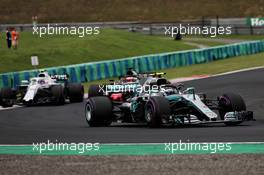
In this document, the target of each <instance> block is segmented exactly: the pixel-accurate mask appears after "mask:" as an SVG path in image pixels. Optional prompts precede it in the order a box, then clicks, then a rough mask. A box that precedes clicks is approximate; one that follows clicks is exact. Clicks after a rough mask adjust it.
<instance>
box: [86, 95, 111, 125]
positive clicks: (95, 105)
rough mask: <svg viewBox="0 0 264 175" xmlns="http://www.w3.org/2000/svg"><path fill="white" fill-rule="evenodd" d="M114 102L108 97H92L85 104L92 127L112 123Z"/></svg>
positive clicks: (88, 121) (88, 120) (87, 118)
mask: <svg viewBox="0 0 264 175" xmlns="http://www.w3.org/2000/svg"><path fill="white" fill-rule="evenodd" d="M112 108H113V106H112V102H111V100H110V99H109V98H108V97H103V96H102V97H91V98H89V99H88V101H87V103H86V105H85V119H86V122H87V123H88V124H89V126H91V127H98V126H109V125H110V124H111V123H112Z"/></svg>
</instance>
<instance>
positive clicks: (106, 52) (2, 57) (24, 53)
mask: <svg viewBox="0 0 264 175" xmlns="http://www.w3.org/2000/svg"><path fill="white" fill-rule="evenodd" d="M2 35H3V33H2ZM0 44H1V46H0V53H1V54H0V73H3V72H11V71H19V70H26V69H33V67H32V66H31V62H30V57H31V56H32V55H37V56H38V57H39V62H40V66H39V68H45V67H51V66H61V65H69V64H78V63H85V62H93V61H101V60H107V59H118V58H125V57H130V56H137V55H145V54H153V53H162V52H171V51H178V50H187V49H193V48H194V46H189V45H187V44H184V43H183V42H177V41H174V40H165V39H164V37H160V36H148V35H143V34H138V33H131V32H127V31H122V30H113V29H107V30H102V31H101V33H100V34H99V35H93V36H86V37H84V38H79V37H78V36H63V35H53V36H44V37H42V38H40V37H38V36H37V35H32V33H31V32H22V33H21V34H20V40H19V48H18V50H13V49H11V50H8V49H7V47H6V41H5V38H4V37H1V38H0Z"/></svg>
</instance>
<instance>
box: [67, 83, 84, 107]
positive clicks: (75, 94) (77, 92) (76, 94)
mask: <svg viewBox="0 0 264 175" xmlns="http://www.w3.org/2000/svg"><path fill="white" fill-rule="evenodd" d="M68 96H69V99H70V102H71V103H75V102H82V101H83V96H84V89H83V85H82V84H79V83H70V84H69V85H68Z"/></svg>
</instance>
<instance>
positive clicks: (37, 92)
mask: <svg viewBox="0 0 264 175" xmlns="http://www.w3.org/2000/svg"><path fill="white" fill-rule="evenodd" d="M83 96H84V89H83V86H82V85H81V84H79V83H69V82H68V76H67V75H53V76H50V75H49V74H48V72H46V71H41V72H40V73H39V74H38V76H37V77H34V78H31V79H30V82H28V81H27V80H23V81H22V82H21V85H19V86H18V87H17V88H16V89H12V88H2V89H1V90H0V105H1V106H3V107H11V106H13V105H14V104H24V105H27V106H30V105H34V104H43V103H52V104H55V105H63V104H64V103H65V100H66V99H69V101H70V102H82V101H83Z"/></svg>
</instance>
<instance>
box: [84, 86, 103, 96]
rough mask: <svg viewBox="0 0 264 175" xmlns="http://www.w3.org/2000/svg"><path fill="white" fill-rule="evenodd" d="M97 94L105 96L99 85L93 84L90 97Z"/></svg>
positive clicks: (90, 87) (89, 90)
mask: <svg viewBox="0 0 264 175" xmlns="http://www.w3.org/2000/svg"><path fill="white" fill-rule="evenodd" d="M96 96H103V92H100V87H99V85H96V84H92V85H90V86H89V89H88V97H89V98H90V97H96Z"/></svg>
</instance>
